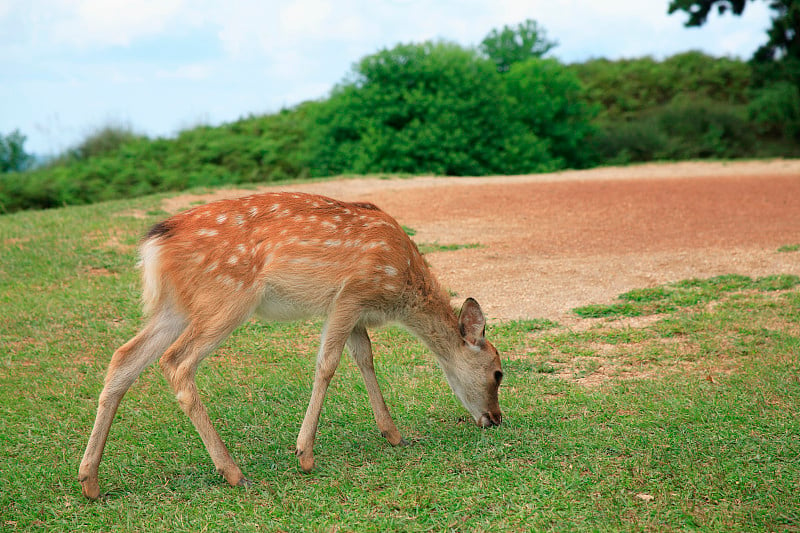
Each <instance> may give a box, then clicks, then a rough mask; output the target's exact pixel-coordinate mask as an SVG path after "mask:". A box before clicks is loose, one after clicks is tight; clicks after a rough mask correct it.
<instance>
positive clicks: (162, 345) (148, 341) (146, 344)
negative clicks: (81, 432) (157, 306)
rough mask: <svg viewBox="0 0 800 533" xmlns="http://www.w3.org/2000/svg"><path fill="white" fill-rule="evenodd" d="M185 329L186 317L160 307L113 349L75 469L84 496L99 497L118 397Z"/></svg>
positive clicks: (119, 399) (121, 395) (123, 393)
mask: <svg viewBox="0 0 800 533" xmlns="http://www.w3.org/2000/svg"><path fill="white" fill-rule="evenodd" d="M185 328H186V320H185V318H184V317H183V316H182V315H179V314H177V313H175V312H173V311H172V310H171V309H163V310H162V311H161V312H159V313H157V314H155V315H154V316H153V317H152V318H151V319H150V320H149V321H148V322H147V324H146V325H145V327H144V328H142V330H141V331H140V332H139V333H138V334H137V335H136V336H135V337H133V338H132V339H131V340H129V341H128V342H126V343H125V344H124V345H122V346H121V347H120V348H119V349H117V351H116V352H114V355H113V356H112V358H111V362H110V363H109V365H108V372H107V374H106V379H105V385H104V386H103V391H102V392H101V393H100V398H99V400H98V402H97V416H96V418H95V422H94V427H93V428H92V433H91V436H90V437H89V442H88V444H87V445H86V451H85V452H84V454H83V459H82V460H81V465H80V469H79V471H78V480H79V481H80V482H81V491H82V492H83V495H84V496H86V497H87V498H90V499H93V500H94V499H97V498H98V497H99V496H100V486H99V482H98V479H97V472H98V468H99V466H100V460H101V459H102V457H103V449H104V448H105V445H106V439H107V438H108V432H109V430H110V428H111V423H112V421H113V420H114V415H115V414H116V412H117V407H119V403H120V401H121V400H122V397H123V396H124V395H125V393H126V392H127V391H128V389H129V388H130V386H131V385H132V384H133V382H134V381H136V378H137V377H139V375H140V374H141V373H142V371H143V370H144V369H145V368H146V367H147V366H148V365H150V364H151V363H153V362H154V361H155V360H156V359H158V357H159V356H160V355H161V354H162V353H164V350H166V349H167V347H168V346H169V345H170V344H172V343H173V342H174V341H175V339H177V338H178V336H179V335H180V334H181V332H182V331H183V330H184V329H185Z"/></svg>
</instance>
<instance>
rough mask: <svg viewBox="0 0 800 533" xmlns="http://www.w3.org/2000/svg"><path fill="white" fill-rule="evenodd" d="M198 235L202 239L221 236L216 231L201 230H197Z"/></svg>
mask: <svg viewBox="0 0 800 533" xmlns="http://www.w3.org/2000/svg"><path fill="white" fill-rule="evenodd" d="M197 234H198V235H200V236H201V237H214V236H215V235H219V232H218V231H217V230H215V229H205V228H204V229H199V230H197Z"/></svg>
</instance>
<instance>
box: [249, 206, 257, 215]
mask: <svg viewBox="0 0 800 533" xmlns="http://www.w3.org/2000/svg"><path fill="white" fill-rule="evenodd" d="M257 214H258V208H257V207H251V208H250V216H251V217H254V216H256V215H257Z"/></svg>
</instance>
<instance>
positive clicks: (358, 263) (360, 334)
mask: <svg viewBox="0 0 800 533" xmlns="http://www.w3.org/2000/svg"><path fill="white" fill-rule="evenodd" d="M141 267H142V272H143V285H144V291H143V299H144V305H145V312H146V313H147V315H148V316H149V320H148V321H147V323H146V324H145V326H144V328H143V329H142V330H141V331H140V332H139V333H138V334H137V335H136V336H135V337H134V338H133V339H131V340H130V341H128V342H127V343H126V344H125V345H123V346H122V347H121V348H119V349H118V350H117V351H116V352H115V353H114V356H113V357H112V359H111V363H110V364H109V368H108V374H107V376H106V379H105V386H104V387H103V391H102V393H101V394H100V398H99V402H98V408H97V418H96V420H95V423H94V428H93V429H92V433H91V436H90V437H89V443H88V444H87V446H86V452H85V453H84V456H83V460H82V461H81V465H80V471H79V479H80V482H81V485H82V490H83V494H84V496H86V497H87V498H92V499H95V498H97V497H98V496H99V494H100V487H99V485H98V480H97V471H98V466H99V464H100V459H101V457H102V455H103V448H104V446H105V442H106V438H107V437H108V431H109V428H110V426H111V422H112V419H113V418H114V414H115V412H116V410H117V407H118V405H119V402H120V400H121V399H122V396H123V395H124V394H125V392H126V391H127V390H128V388H129V387H130V385H131V384H132V383H133V382H134V381H135V380H136V378H137V377H138V376H139V374H140V373H141V372H142V370H144V368H145V367H147V366H148V365H149V364H151V363H152V362H153V361H155V360H156V359H157V358H158V357H159V356H161V359H160V361H159V364H160V366H161V369H162V371H163V372H164V375H165V376H166V378H167V380H168V381H169V384H170V386H171V387H172V389H173V390H174V392H175V395H176V397H177V399H178V402H179V403H180V406H181V408H182V410H183V411H184V412H185V413H186V414H187V415H188V416H189V418H190V419H191V420H192V423H193V424H194V426H195V428H196V429H197V432H198V433H199V434H200V437H201V439H202V440H203V443H204V444H205V446H206V448H207V450H208V453H209V455H211V459H212V460H213V461H214V465H215V466H216V468H217V470H218V471H219V472H220V473H221V474H222V475H223V476H224V477H225V479H226V480H227V482H228V483H230V484H231V485H247V484H248V483H249V482H248V481H247V479H246V478H245V477H244V476H243V475H242V471H241V470H240V469H239V467H238V466H237V465H236V463H235V462H234V461H233V459H232V458H231V456H230V454H229V453H228V450H227V448H226V447H225V445H224V444H223V442H222V440H221V439H220V437H219V435H218V434H217V432H216V430H215V429H214V428H213V427H212V425H211V420H210V419H209V417H208V414H207V413H206V410H205V407H204V406H203V404H202V403H201V401H200V397H199V396H198V394H197V387H196V385H195V379H194V378H195V373H196V372H197V367H198V365H199V364H200V362H201V361H202V360H203V358H204V357H206V356H207V355H208V354H209V353H210V352H211V351H213V350H214V349H215V348H216V347H217V346H218V345H219V344H220V343H221V342H222V341H224V340H225V338H226V337H228V335H229V334H230V333H231V332H232V331H233V330H234V329H235V328H236V327H237V326H239V325H240V324H242V322H244V321H245V320H247V319H248V318H249V317H250V316H251V315H253V314H254V313H256V314H258V315H260V316H262V317H264V318H266V319H273V320H292V319H297V318H301V317H308V316H314V315H316V316H327V321H326V323H325V326H324V328H323V330H322V340H321V344H320V349H319V353H318V355H317V360H316V373H315V376H314V385H313V390H312V392H311V400H310V401H309V404H308V409H307V410H306V414H305V418H304V419H303V424H302V426H301V428H300V434H299V436H298V438H297V456H298V457H299V460H300V466H301V468H302V469H303V470H304V471H306V472H308V471H310V470H311V469H312V468H313V466H314V455H313V446H314V438H315V435H316V433H317V424H318V422H319V416H320V410H321V409H322V402H323V399H324V397H325V392H326V390H327V388H328V384H329V383H330V381H331V379H332V378H333V374H334V371H335V370H336V367H337V365H338V364H339V359H340V356H341V353H342V350H343V348H344V347H345V346H347V347H348V349H349V351H350V354H351V355H352V357H353V359H355V361H356V363H357V365H358V367H359V369H360V371H361V374H362V375H363V378H364V382H365V384H366V388H367V393H368V396H369V402H370V404H371V406H372V409H373V412H374V414H375V421H376V422H377V425H378V428H379V429H380V431H381V434H382V435H383V436H385V437H386V439H387V440H388V441H389V442H390V443H391V444H392V445H400V444H405V441H404V440H403V438H402V436H401V435H400V432H399V431H398V430H397V427H396V426H395V424H394V421H393V420H392V417H391V415H390V414H389V410H388V409H387V407H386V404H385V402H384V399H383V395H382V394H381V391H380V389H379V387H378V381H377V380H376V378H375V369H374V367H373V362H372V348H371V345H370V340H369V337H368V335H367V328H369V327H373V326H377V325H380V324H383V323H386V322H399V323H401V324H403V325H405V326H406V327H407V328H408V329H409V330H411V331H412V332H413V333H414V334H416V335H417V336H418V337H419V338H420V339H422V341H424V342H425V344H427V346H428V347H429V348H430V349H431V350H432V351H433V353H434V354H435V355H436V356H437V359H438V362H439V364H440V365H441V367H442V369H443V370H444V373H445V376H446V377H447V381H448V383H449V384H450V387H451V388H452V389H453V392H454V393H455V394H456V396H457V397H458V399H459V400H460V401H461V403H462V404H463V405H464V407H465V408H466V409H467V411H469V413H470V414H471V415H472V417H473V418H474V419H475V422H476V423H477V424H478V425H479V426H481V427H490V426H496V425H498V424H500V422H501V419H502V415H501V412H500V406H499V404H498V400H497V391H498V388H499V386H500V380H501V378H502V377H503V373H502V371H501V368H500V357H499V355H498V353H497V350H496V349H495V348H494V346H492V345H491V344H490V343H489V342H488V341H487V340H486V339H485V337H484V329H485V324H486V321H485V318H484V315H483V312H482V311H481V308H480V306H479V305H478V303H477V302H476V301H475V300H473V299H471V298H470V299H467V300H466V301H465V302H464V305H463V307H462V309H461V314H460V317H457V316H456V315H455V313H454V312H453V309H452V308H451V307H450V303H449V298H448V296H447V294H446V293H445V292H444V291H443V290H442V289H441V288H440V286H439V284H438V282H437V281H436V280H435V278H434V277H433V275H432V274H431V272H430V270H429V269H428V266H427V265H426V263H425V260H424V259H423V258H422V256H421V255H420V253H419V251H418V250H417V247H416V246H415V245H414V243H413V242H412V241H411V239H409V238H408V236H407V235H406V233H405V232H404V231H403V229H402V228H401V227H400V225H399V224H398V223H397V222H396V221H395V220H394V219H393V218H392V217H390V216H389V215H387V214H386V213H384V212H383V211H381V210H380V209H378V208H377V207H376V206H374V205H372V204H367V203H345V202H340V201H337V200H332V199H330V198H325V197H323V196H315V195H310V194H299V193H297V194H292V193H272V194H259V195H253V196H248V197H245V198H240V199H236V200H223V201H219V202H215V203H211V204H208V205H205V206H200V207H196V208H194V209H190V210H188V211H185V212H183V213H180V214H178V215H175V216H173V217H172V218H169V219H168V220H166V221H164V222H161V223H160V224H157V225H155V226H153V228H151V229H150V231H149V232H148V234H147V236H146V237H145V238H144V240H143V242H142V245H141Z"/></svg>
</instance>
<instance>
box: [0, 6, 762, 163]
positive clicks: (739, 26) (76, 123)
mask: <svg viewBox="0 0 800 533" xmlns="http://www.w3.org/2000/svg"><path fill="white" fill-rule="evenodd" d="M668 4H669V0H636V1H631V0H605V1H598V0H563V1H562V0H527V1H512V0H482V1H478V0H460V1H456V0H452V1H450V0H445V1H423V0H336V1H333V0H330V1H328V0H294V1H291V2H289V1H270V0H260V1H259V0H238V1H237V0H227V1H225V2H221V1H219V2H217V1H211V0H0V134H8V133H10V132H11V131H13V130H15V129H18V130H20V131H21V132H22V133H23V134H24V135H26V136H27V142H26V144H25V148H26V150H27V151H28V152H33V153H37V154H41V155H44V154H54V153H58V152H61V151H63V150H65V149H67V148H69V147H72V146H74V145H76V144H77V143H79V142H80V141H81V140H82V139H84V138H85V137H86V136H87V135H90V134H91V133H92V132H94V131H96V130H97V129H99V128H101V127H103V126H106V125H121V126H129V127H131V128H132V129H133V130H134V131H136V132H138V133H143V134H146V135H149V136H170V135H174V134H175V133H176V132H178V131H180V130H182V129H186V128H190V127H193V126H197V125H200V124H211V125H215V124H219V123H222V122H228V121H232V120H236V119H237V118H240V117H242V116H247V115H250V114H262V113H268V112H274V111H278V110H280V109H281V108H282V107H286V106H291V105H294V104H297V103H299V102H301V101H303V100H308V99H315V98H322V97H325V96H326V94H327V93H328V91H329V90H330V89H331V88H332V87H333V85H334V84H336V83H337V82H340V81H342V79H343V78H344V77H345V76H346V75H347V73H348V72H349V70H350V67H351V65H352V64H353V63H355V62H356V61H358V60H359V59H360V58H362V57H363V56H365V55H369V54H372V53H374V52H376V51H378V50H380V49H383V48H390V47H392V46H394V45H396V44H397V43H401V42H402V43H408V42H422V41H424V40H427V39H445V40H449V41H454V42H457V43H459V44H461V45H463V46H475V45H477V44H478V43H480V41H481V39H483V37H485V36H486V34H487V33H489V31H490V30H492V29H493V28H500V27H502V26H503V25H506V24H517V23H519V22H522V21H524V20H526V19H529V18H531V19H534V20H536V21H537V22H538V23H539V25H540V26H541V27H544V28H545V30H546V31H547V36H548V38H550V39H555V40H557V41H558V42H559V46H558V47H557V48H555V49H554V50H553V51H552V52H551V54H550V55H551V56H553V57H557V58H559V59H560V60H562V61H564V62H577V61H584V60H586V59H589V58H592V57H607V58H611V59H616V58H621V57H639V56H643V55H651V56H654V57H656V58H663V57H666V56H669V55H672V54H674V53H677V52H682V51H686V50H691V49H696V50H702V51H704V52H706V53H710V54H713V55H728V56H738V57H741V58H748V57H749V56H750V55H751V54H752V53H753V51H754V50H755V49H756V48H757V47H758V46H759V45H760V44H762V43H763V42H765V41H766V35H765V31H766V29H767V27H768V26H769V11H768V9H767V7H766V2H753V3H748V6H747V9H746V10H745V13H744V15H743V16H742V17H734V16H731V15H726V16H723V17H719V16H716V15H713V16H712V17H711V18H710V20H709V23H708V24H707V25H706V26H704V27H703V28H701V29H687V28H684V27H683V22H684V20H685V18H686V16H685V15H684V14H682V13H676V14H674V15H671V16H670V15H667V6H668Z"/></svg>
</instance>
